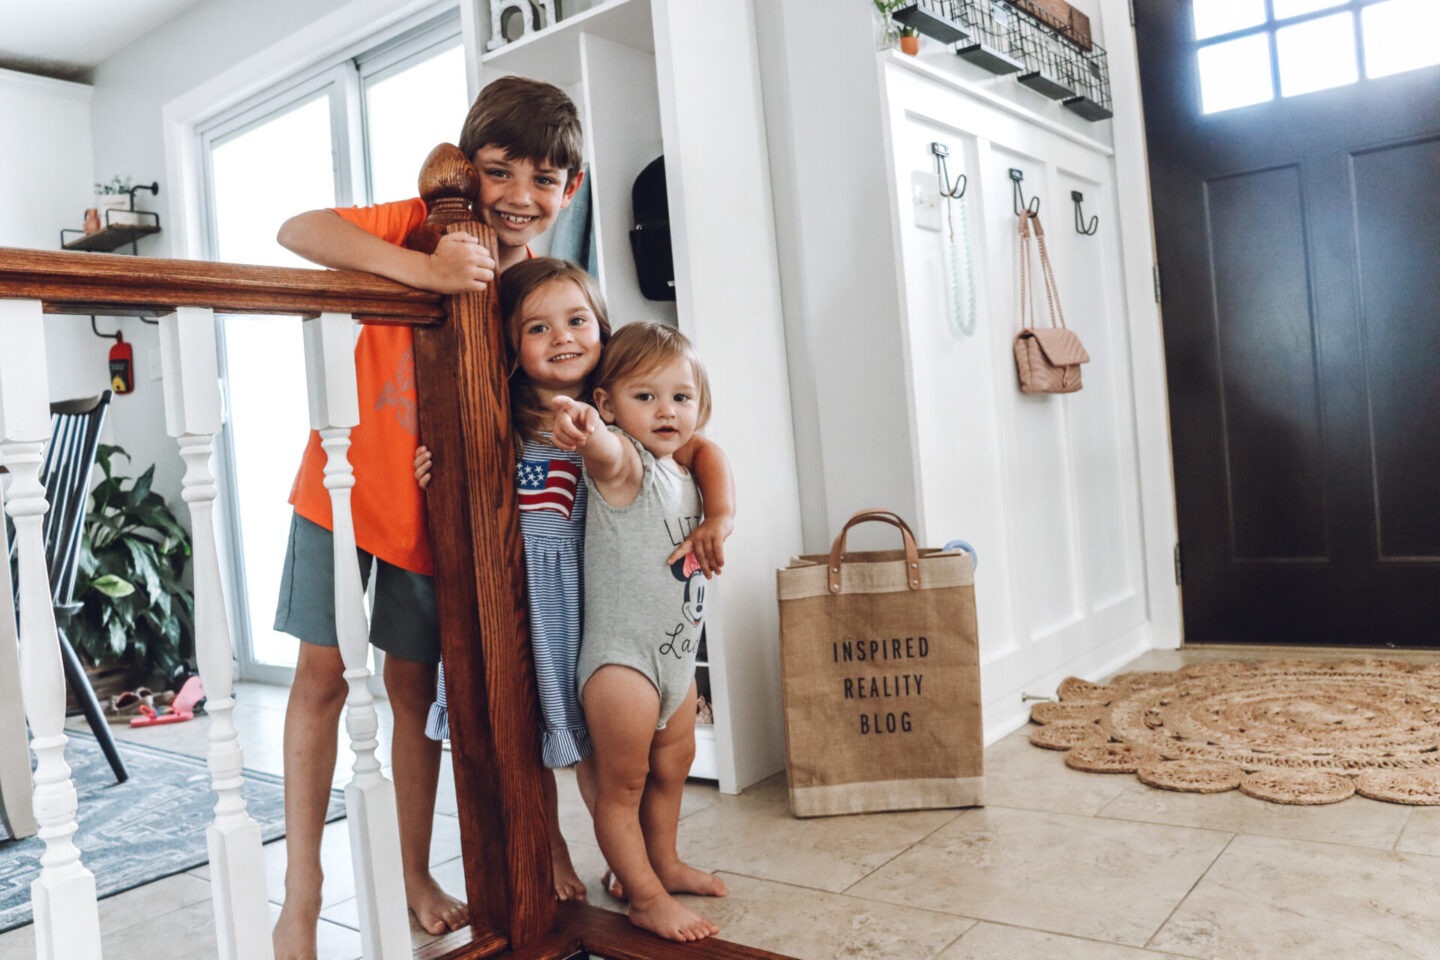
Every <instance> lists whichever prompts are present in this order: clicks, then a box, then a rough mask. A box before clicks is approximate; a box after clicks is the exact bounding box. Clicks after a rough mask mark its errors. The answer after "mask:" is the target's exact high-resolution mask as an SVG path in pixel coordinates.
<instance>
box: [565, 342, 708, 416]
mask: <svg viewBox="0 0 1440 960" xmlns="http://www.w3.org/2000/svg"><path fill="white" fill-rule="evenodd" d="M676 359H684V360H686V361H688V362H689V363H690V368H691V369H692V370H694V372H695V393H696V396H695V403H696V406H697V407H698V410H699V413H698V416H697V418H696V420H695V429H696V430H699V429H701V428H702V427H704V426H705V423H706V422H707V421H708V420H709V419H710V378H709V377H708V376H707V375H706V373H705V365H704V364H703V363H701V362H700V355H699V354H697V353H696V352H695V345H694V344H692V343H691V342H690V339H689V338H688V337H686V336H685V334H683V333H681V332H680V331H679V330H676V329H675V328H674V327H672V326H668V325H666V324H663V323H657V322H655V321H653V320H641V321H637V322H635V323H627V324H625V326H623V327H621V328H620V329H619V330H616V331H615V335H614V336H612V337H611V338H610V342H609V343H607V344H606V345H605V353H604V354H603V355H602V356H601V358H600V366H599V368H598V369H597V370H596V371H595V383H594V387H595V389H596V390H601V389H603V390H605V391H607V392H609V393H613V392H614V391H615V385H616V384H617V383H620V382H621V381H622V380H629V379H631V378H632V377H635V376H640V375H643V374H646V373H649V372H650V371H651V370H654V369H655V368H657V367H661V366H664V365H665V364H667V363H669V362H671V361H672V360H676Z"/></svg>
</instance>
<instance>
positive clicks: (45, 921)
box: [0, 300, 100, 960]
mask: <svg viewBox="0 0 1440 960" xmlns="http://www.w3.org/2000/svg"><path fill="white" fill-rule="evenodd" d="M0 343H3V344H4V345H5V347H4V349H3V350H0V460H3V462H4V464H5V466H6V467H7V468H8V469H9V471H10V473H11V475H12V480H11V484H10V491H9V494H8V497H7V503H6V509H7V510H8V511H9V513H10V516H11V518H12V519H14V521H15V543H16V548H17V552H18V555H19V565H18V566H19V571H18V577H17V579H18V580H19V585H20V682H21V686H22V688H23V689H24V691H25V715H26V717H27V718H28V719H29V721H30V732H31V735H32V739H31V742H30V747H31V749H32V750H34V751H35V761H36V767H35V819H36V820H37V821H38V822H39V824H40V831H39V833H40V839H42V840H44V841H45V852H44V854H42V855H41V858H40V876H39V877H38V878H37V879H36V880H35V882H34V883H32V884H31V885H30V899H31V905H32V907H33V909H34V915H35V953H36V957H37V958H38V960H74V958H77V957H84V958H86V960H92V958H94V960H98V958H99V957H100V911H99V908H98V906H97V905H96V901H95V877H94V875H93V874H91V873H90V871H89V870H87V869H85V866H84V865H83V864H82V863H81V862H80V850H79V848H77V847H76V846H75V842H74V836H75V829H76V826H75V813H76V798H75V785H74V783H73V782H72V781H71V780H70V767H69V766H68V765H67V764H66V763H65V744H66V741H67V738H66V736H65V675H64V672H63V669H62V667H61V664H60V639H59V636H58V635H57V633H56V630H55V609H54V607H53V606H52V601H51V595H50V578H49V575H48V574H47V572H46V563H45V542H44V534H43V531H42V522H43V519H44V516H45V510H46V506H47V505H46V503H45V487H44V486H43V485H42V484H41V483H40V463H41V453H42V451H43V449H44V447H45V440H46V439H47V438H48V437H49V435H50V403H49V385H48V383H47V382H46V375H45V326H44V316H43V314H42V312H41V306H40V301H38V300H0Z"/></svg>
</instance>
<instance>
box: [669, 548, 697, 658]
mask: <svg viewBox="0 0 1440 960" xmlns="http://www.w3.org/2000/svg"><path fill="white" fill-rule="evenodd" d="M670 573H671V574H672V575H673V576H674V577H675V579H676V580H679V581H680V582H681V583H683V584H685V593H684V596H683V597H682V598H681V600H680V615H681V616H682V617H684V618H685V619H684V620H682V621H681V622H680V623H677V624H675V629H673V630H667V631H665V635H666V636H667V637H669V638H670V639H669V640H667V641H665V642H664V643H662V644H660V652H661V653H666V654H669V655H670V656H673V657H674V658H675V659H676V660H682V659H684V657H685V655H686V654H687V653H690V652H691V651H692V650H694V649H695V640H694V637H693V636H688V637H687V636H686V635H685V634H686V631H687V627H689V628H695V629H698V628H699V626H700V624H701V622H703V621H704V619H705V574H704V572H703V571H702V570H701V569H700V561H698V560H696V559H695V557H694V555H693V554H687V555H686V556H683V557H681V558H680V559H679V560H676V561H675V562H674V563H672V564H670Z"/></svg>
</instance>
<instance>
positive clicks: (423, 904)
mask: <svg viewBox="0 0 1440 960" xmlns="http://www.w3.org/2000/svg"><path fill="white" fill-rule="evenodd" d="M405 902H406V904H407V905H408V906H409V907H410V912H411V913H413V914H415V920H416V921H417V922H418V923H419V924H420V926H421V927H422V928H424V930H425V931H426V932H427V933H432V934H440V933H445V932H446V931H447V930H459V929H460V928H461V927H463V926H465V925H466V924H467V923H469V922H470V911H469V909H468V908H467V907H466V906H465V903H464V902H463V901H461V900H456V899H455V898H454V897H452V896H450V894H448V893H446V892H445V891H444V890H442V889H441V888H440V884H438V883H436V882H435V878H434V877H432V876H431V875H430V871H428V870H427V871H425V872H424V873H423V874H421V875H420V876H417V877H406V878H405Z"/></svg>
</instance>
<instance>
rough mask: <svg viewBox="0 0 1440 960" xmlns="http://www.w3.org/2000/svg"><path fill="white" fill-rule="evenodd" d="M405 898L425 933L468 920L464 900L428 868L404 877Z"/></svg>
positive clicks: (454, 927)
mask: <svg viewBox="0 0 1440 960" xmlns="http://www.w3.org/2000/svg"><path fill="white" fill-rule="evenodd" d="M405 902H406V904H407V905H408V906H409V907H410V912H411V913H413V914H415V920H416V921H417V922H418V923H419V924H420V926H421V927H422V928H424V930H425V931H426V932H427V933H432V934H440V933H445V932H446V931H447V930H459V929H460V928H461V927H463V926H465V925H466V924H467V923H469V922H470V911H469V909H468V908H467V907H466V906H465V903H464V901H461V900H456V899H455V898H454V897H452V896H450V894H448V893H446V892H445V891H444V890H442V889H441V888H440V884H438V883H436V882H435V878H434V877H432V876H431V875H430V872H429V871H428V870H427V871H426V872H425V873H424V874H423V875H421V876H418V877H414V878H411V877H406V878H405ZM277 960H278V958H277Z"/></svg>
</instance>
